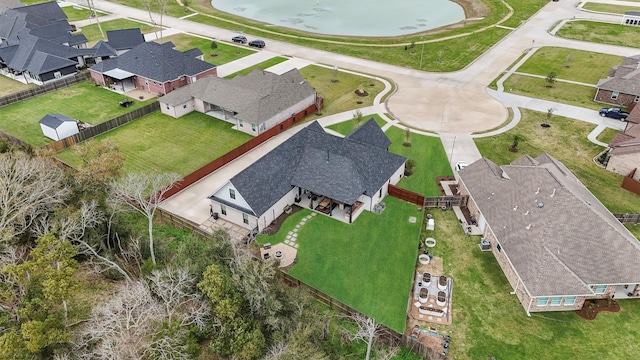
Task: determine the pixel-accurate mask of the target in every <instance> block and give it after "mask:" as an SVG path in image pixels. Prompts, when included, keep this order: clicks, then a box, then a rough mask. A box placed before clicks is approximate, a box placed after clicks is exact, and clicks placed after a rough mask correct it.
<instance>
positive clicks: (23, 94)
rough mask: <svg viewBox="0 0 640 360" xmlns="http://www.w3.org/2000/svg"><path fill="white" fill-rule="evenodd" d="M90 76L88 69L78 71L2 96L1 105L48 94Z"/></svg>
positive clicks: (0, 98)
mask: <svg viewBox="0 0 640 360" xmlns="http://www.w3.org/2000/svg"><path fill="white" fill-rule="evenodd" d="M89 77H90V75H89V72H87V71H84V72H78V73H76V74H75V75H74V76H70V77H66V78H63V79H60V80H56V81H52V82H50V83H46V84H44V85H40V86H37V87H34V88H30V89H26V90H22V91H18V92H16V93H13V94H9V95H6V96H3V97H0V107H3V106H7V105H11V104H14V103H17V102H20V101H23V100H27V99H30V98H32V97H35V96H38V95H42V94H46V93H49V92H52V91H56V90H58V89H63V88H66V87H69V86H71V85H75V84H78V83H81V82H84V81H86V80H87V79H88V78H89Z"/></svg>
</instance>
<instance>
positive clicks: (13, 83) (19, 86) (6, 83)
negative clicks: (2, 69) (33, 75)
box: [0, 76, 36, 96]
mask: <svg viewBox="0 0 640 360" xmlns="http://www.w3.org/2000/svg"><path fill="white" fill-rule="evenodd" d="M35 86H36V85H34V84H23V83H21V82H20V81H17V80H13V79H11V78H8V77H6V76H0V96H5V95H9V94H13V93H14V92H18V91H22V90H25V89H28V88H32V87H35Z"/></svg>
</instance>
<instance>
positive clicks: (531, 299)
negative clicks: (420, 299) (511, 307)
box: [527, 296, 533, 317]
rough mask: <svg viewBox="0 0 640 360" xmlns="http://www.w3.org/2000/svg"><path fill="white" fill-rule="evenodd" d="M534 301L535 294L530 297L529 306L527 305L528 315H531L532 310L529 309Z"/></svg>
mask: <svg viewBox="0 0 640 360" xmlns="http://www.w3.org/2000/svg"><path fill="white" fill-rule="evenodd" d="M532 303H533V296H531V297H530V298H529V306H527V316H529V317H531V312H529V310H530V309H531V304H532Z"/></svg>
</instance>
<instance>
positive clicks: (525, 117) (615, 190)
mask: <svg viewBox="0 0 640 360" xmlns="http://www.w3.org/2000/svg"><path fill="white" fill-rule="evenodd" d="M520 111H521V112H522V119H521V120H520V123H519V124H518V125H517V126H516V127H515V128H514V129H511V130H509V131H508V132H506V133H504V134H500V135H496V136H491V137H488V138H482V139H476V140H475V142H476V145H477V146H478V149H479V150H480V153H481V154H482V156H485V157H487V158H489V159H490V160H492V161H493V162H495V163H496V164H498V165H504V164H509V163H511V162H512V161H513V160H515V159H516V158H518V157H520V156H522V155H524V154H529V155H531V156H534V157H535V156H538V155H540V154H541V153H542V152H547V153H549V154H551V156H553V157H555V158H556V159H558V160H560V161H562V162H563V163H564V164H565V165H566V166H567V167H568V168H569V169H570V170H571V171H572V172H573V173H574V174H575V175H576V177H578V179H580V181H581V182H582V183H583V184H584V185H585V186H586V187H587V188H588V189H589V190H590V191H591V192H592V193H593V195H595V197H596V198H598V200H600V201H601V202H602V203H603V204H604V205H605V206H606V207H607V208H608V209H609V211H611V212H637V211H638V209H640V196H638V195H634V194H633V193H630V192H628V191H626V190H624V189H622V188H621V187H620V184H621V183H622V178H623V177H622V175H618V174H615V173H612V172H610V171H607V170H605V169H602V168H600V167H598V166H596V165H595V164H594V163H593V161H592V159H593V158H594V157H595V156H596V155H597V154H598V153H600V152H601V151H602V150H603V148H602V147H600V146H598V145H595V144H593V143H591V142H590V141H589V140H587V135H588V134H589V132H591V131H592V130H593V129H594V127H595V126H594V125H593V124H589V123H585V122H582V121H577V120H571V119H568V118H563V117H560V116H553V118H552V119H551V122H550V123H551V128H549V129H545V128H542V127H541V126H540V124H541V123H543V122H546V113H541V112H535V111H531V110H527V109H520ZM514 135H517V136H518V137H519V139H520V141H519V145H518V149H519V152H518V153H512V152H510V151H509V150H508V148H509V146H510V145H511V143H512V142H513V137H514Z"/></svg>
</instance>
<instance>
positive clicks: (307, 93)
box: [159, 69, 316, 136]
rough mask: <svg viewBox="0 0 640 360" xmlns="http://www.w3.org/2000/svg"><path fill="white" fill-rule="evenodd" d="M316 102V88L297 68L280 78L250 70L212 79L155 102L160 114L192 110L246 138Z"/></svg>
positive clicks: (178, 113)
mask: <svg viewBox="0 0 640 360" xmlns="http://www.w3.org/2000/svg"><path fill="white" fill-rule="evenodd" d="M315 101H316V89H314V88H313V87H312V86H311V85H310V84H309V82H307V81H305V80H304V78H303V77H302V75H301V74H300V72H299V71H298V69H291V70H289V71H287V72H286V73H284V74H282V75H278V74H274V73H271V72H268V71H263V70H258V69H256V70H253V71H252V72H251V73H249V74H248V75H246V76H242V75H239V76H236V77H234V78H233V79H223V78H219V77H215V76H209V77H207V78H204V79H202V80H201V81H198V82H197V83H194V84H190V85H188V86H185V87H183V88H182V89H179V90H176V91H174V92H172V93H171V94H169V95H167V96H163V97H162V98H160V99H159V102H160V109H161V111H162V113H164V114H166V115H169V116H172V117H174V118H179V117H181V116H183V115H185V114H188V113H190V112H192V111H198V112H201V113H206V114H209V115H211V116H213V117H215V118H218V119H220V120H224V121H226V122H228V123H230V124H233V125H234V129H236V130H239V131H242V132H245V133H247V134H249V135H253V136H256V135H259V134H261V133H262V132H264V131H266V130H269V129H271V128H272V127H274V126H276V125H278V124H280V123H281V122H283V121H285V120H286V119H288V118H289V117H291V115H292V114H298V113H300V112H303V111H304V112H305V114H304V115H305V116H306V115H307V114H306V111H305V109H307V108H309V106H311V105H313V104H314V103H315Z"/></svg>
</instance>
